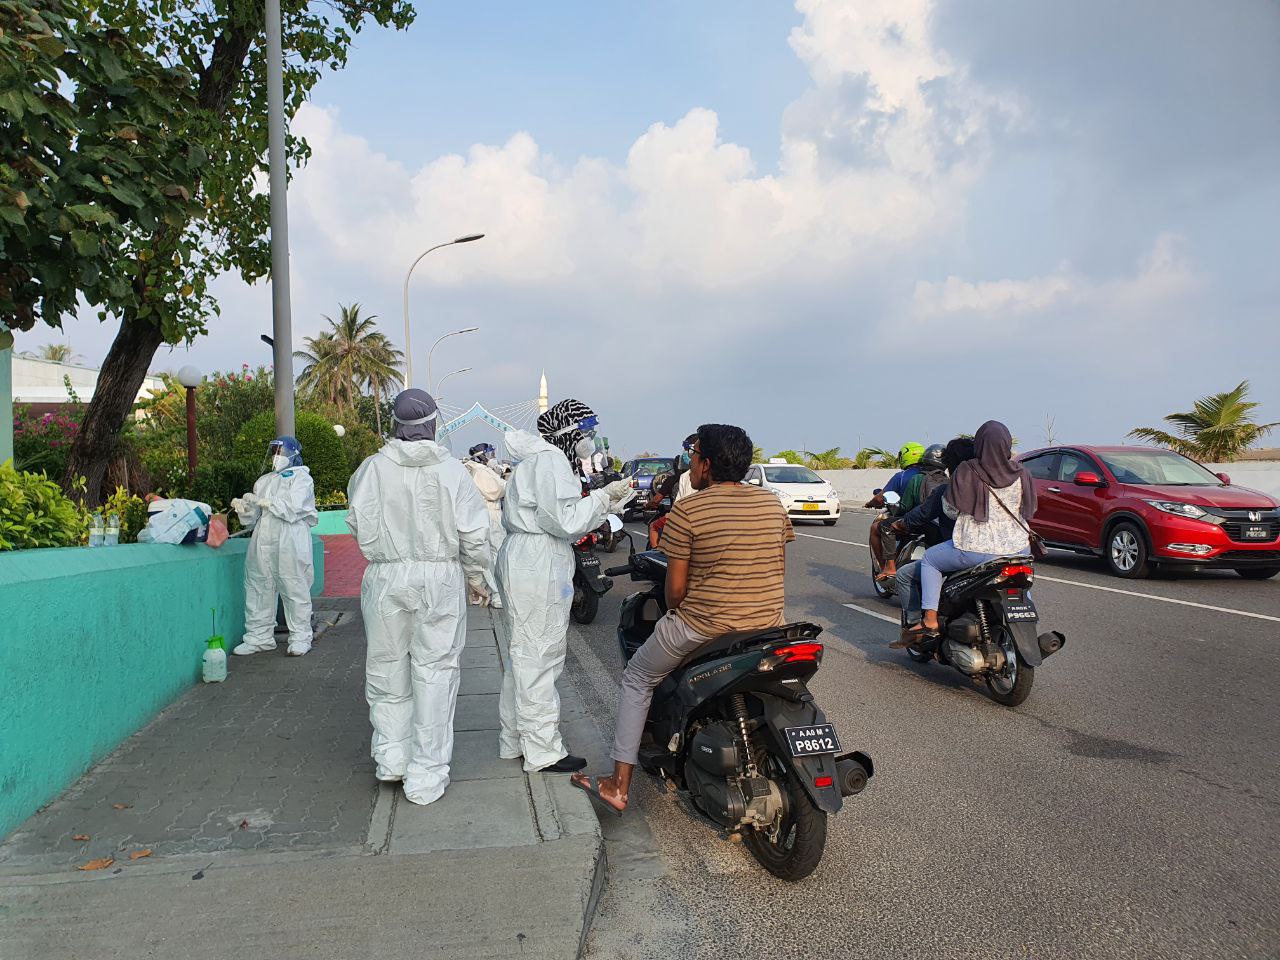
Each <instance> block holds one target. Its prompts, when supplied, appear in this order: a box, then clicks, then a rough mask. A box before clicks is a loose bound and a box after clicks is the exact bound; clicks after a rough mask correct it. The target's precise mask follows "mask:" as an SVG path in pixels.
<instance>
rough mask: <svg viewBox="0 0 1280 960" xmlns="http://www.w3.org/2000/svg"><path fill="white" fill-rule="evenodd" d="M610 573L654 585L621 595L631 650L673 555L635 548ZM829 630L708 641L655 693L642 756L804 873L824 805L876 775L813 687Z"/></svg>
mask: <svg viewBox="0 0 1280 960" xmlns="http://www.w3.org/2000/svg"><path fill="white" fill-rule="evenodd" d="M607 573H608V574H609V576H621V575H623V574H630V575H631V579H632V580H636V581H641V582H648V583H649V584H650V586H649V588H648V589H646V590H643V591H641V592H638V593H633V594H631V595H630V596H629V597H627V598H626V599H625V600H624V601H623V603H622V613H621V616H620V619H619V623H618V643H619V644H620V646H621V648H622V658H623V661H624V662H625V661H628V660H630V659H631V657H632V655H634V654H635V652H636V651H637V650H639V649H640V646H641V645H642V644H643V643H644V642H645V641H646V640H647V639H649V636H650V635H651V634H652V633H653V630H654V626H655V625H656V624H657V622H658V620H659V619H660V618H661V617H662V616H664V615H665V614H666V601H665V597H664V584H665V581H666V575H667V558H666V556H665V555H664V554H663V553H661V552H660V551H657V550H649V551H645V552H643V553H636V552H635V549H634V544H632V550H631V556H630V560H629V562H628V563H627V565H626V566H623V567H614V568H611V569H610V570H608V571H607ZM821 633H822V628H821V627H819V626H817V625H816V624H812V623H789V624H786V625H784V626H779V627H773V628H771V629H768V630H752V631H746V632H742V633H729V634H725V635H724V636H722V637H718V638H716V639H715V640H713V641H711V642H710V643H708V644H707V645H706V646H705V647H703V648H702V649H701V650H699V651H698V653H697V654H696V655H695V656H693V657H692V658H691V659H689V660H687V661H686V662H685V663H683V664H681V665H680V667H679V668H678V669H677V670H676V671H675V672H673V673H672V674H671V675H670V676H669V677H667V679H666V680H665V681H663V683H662V684H661V685H660V686H659V687H658V689H657V690H656V691H654V697H653V704H652V706H651V708H650V710H649V719H648V721H647V723H646V725H645V734H644V740H643V741H642V743H641V746H640V766H641V767H642V768H643V769H644V770H645V771H646V772H647V773H649V774H651V775H653V776H654V777H657V778H660V782H661V783H663V784H664V785H666V786H673V787H674V788H675V789H676V790H677V791H678V796H679V797H680V799H681V802H682V804H683V805H684V806H685V807H686V809H687V810H688V812H689V813H690V814H692V815H693V816H695V817H696V818H698V819H700V820H702V821H704V822H706V823H708V824H709V825H711V826H712V827H714V828H715V829H716V830H717V831H718V832H719V833H720V835H721V836H722V837H724V838H726V839H728V838H729V837H736V838H738V839H741V840H742V842H743V843H745V844H746V846H747V849H748V850H750V851H751V854H752V856H754V857H755V859H756V860H757V861H758V862H759V863H760V865H761V866H762V867H764V868H765V869H766V870H768V871H769V872H770V873H772V874H773V875H774V876H776V877H780V878H781V879H783V880H800V879H803V878H804V877H807V876H808V875H809V874H811V873H812V872H813V871H814V870H815V869H816V868H817V866H818V862H819V861H820V860H821V859H822V852H823V848H824V847H825V845H826V839H827V815H828V814H831V813H836V812H837V811H838V810H840V808H841V806H842V804H843V800H842V798H843V797H848V796H853V795H854V794H856V793H859V792H861V791H862V789H863V788H864V787H865V786H866V785H867V780H868V779H869V778H870V777H871V776H872V773H873V772H874V771H873V766H872V763H871V758H870V757H869V756H867V755H866V754H865V753H861V752H857V751H854V752H851V753H844V754H841V752H840V751H841V746H840V740H839V737H837V735H836V731H835V728H834V727H832V725H831V724H830V723H828V722H827V718H826V716H825V715H824V714H823V712H822V711H821V710H820V709H819V708H818V705H817V704H816V703H815V702H814V699H813V694H811V693H810V692H809V690H808V688H807V687H806V686H805V684H806V682H807V681H808V680H809V678H810V677H812V676H813V675H814V673H816V672H817V670H818V666H819V664H820V663H821V662H822V644H821V643H817V642H815V641H816V640H817V637H818V635H819V634H821Z"/></svg>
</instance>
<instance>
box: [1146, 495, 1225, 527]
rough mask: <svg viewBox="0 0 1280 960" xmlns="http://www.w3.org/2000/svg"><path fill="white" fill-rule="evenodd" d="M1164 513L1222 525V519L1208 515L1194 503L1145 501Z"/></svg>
mask: <svg viewBox="0 0 1280 960" xmlns="http://www.w3.org/2000/svg"><path fill="white" fill-rule="evenodd" d="M1143 503H1146V504H1150V505H1151V506H1153V507H1155V508H1156V509H1157V510H1159V511H1161V512H1162V513H1172V514H1173V515H1174V516H1175V517H1186V518H1187V519H1188V520H1203V521H1204V522H1205V523H1221V522H1222V521H1221V519H1220V518H1218V517H1215V516H1214V515H1213V514H1211V513H1206V512H1205V511H1203V510H1201V509H1200V508H1199V507H1197V506H1196V505H1195V504H1194V503H1180V502H1178V501H1177V500H1144V501H1143Z"/></svg>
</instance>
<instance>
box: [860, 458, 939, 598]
mask: <svg viewBox="0 0 1280 960" xmlns="http://www.w3.org/2000/svg"><path fill="white" fill-rule="evenodd" d="M923 457H924V444H920V443H916V442H915V441H911V442H910V443H904V444H903V445H902V449H901V450H899V451H898V462H899V463H900V464H902V469H901V470H899V471H898V472H897V473H895V474H894V475H893V476H892V477H890V478H889V482H888V483H886V484H885V485H884V489H883V490H879V491H877V492H876V494H875V495H874V496H873V497H872V498H871V499H870V500H868V501H867V502H866V503H864V504H863V506H864V507H867V508H872V507H883V506H884V505H885V500H884V495H885V494H886V493H896V494H898V496H899V498H900V499H899V501H898V503H897V505H896V506H891V507H889V516H888V517H877V518H876V519H874V520H872V521H871V530H870V533H869V535H868V539H869V540H870V541H871V551H872V553H874V554H875V556H876V558H877V559H878V560H879V561H880V573H879V575H878V576H877V577H876V579H877V580H889V579H892V578H893V577H894V576H896V575H897V572H898V570H897V561H895V560H894V558H893V555H894V548H895V547H896V546H897V544H896V543H895V541H894V539H893V534H892V533H890V532H889V530H888V528H887V527H888V525H887V524H886V523H885V520H888V519H892V518H894V517H898V516H901V515H902V514H903V513H905V512H906V511H908V510H910V509H912V508H913V507H914V506H916V504H918V503H919V502H920V500H919V497H920V488H919V486H918V485H917V486H916V488H915V497H916V499H915V500H914V501H912V502H908V500H907V495H908V493H910V492H911V490H910V486H911V483H912V481H913V480H914V479H915V478H917V477H919V476H920V475H921V473H922V472H923V471H921V469H920V467H919V466H918V464H919V463H920V461H921V459H923Z"/></svg>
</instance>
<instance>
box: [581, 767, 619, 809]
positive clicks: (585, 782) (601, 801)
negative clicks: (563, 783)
mask: <svg viewBox="0 0 1280 960" xmlns="http://www.w3.org/2000/svg"><path fill="white" fill-rule="evenodd" d="M579 777H581V778H582V779H581V780H579V779H578V778H579ZM569 782H570V783H571V784H573V785H574V786H575V787H577V788H578V789H579V790H581V791H582V792H583V793H585V794H586V795H587V796H588V797H590V798H591V802H592V803H593V804H594V805H595V807H596V808H597V809H599V810H605V811H607V812H609V813H612V814H613V815H614V816H615V817H621V816H622V810H619V809H618V808H617V807H615V806H614V805H613V804H612V803H610V802H609V801H608V800H606V799H605V798H604V797H603V796H601V794H600V778H599V777H592V776H590V775H589V774H585V773H575V774H574V775H573V776H572V777H570V778H569ZM624 809H625V808H624Z"/></svg>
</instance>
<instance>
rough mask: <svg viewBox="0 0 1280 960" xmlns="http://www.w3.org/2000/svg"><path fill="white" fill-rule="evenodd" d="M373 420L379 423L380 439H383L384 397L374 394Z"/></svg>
mask: <svg viewBox="0 0 1280 960" xmlns="http://www.w3.org/2000/svg"><path fill="white" fill-rule="evenodd" d="M373 422H374V423H376V424H377V425H378V439H379V440H381V439H382V397H380V396H378V394H377V393H375V394H374V395H373Z"/></svg>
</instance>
